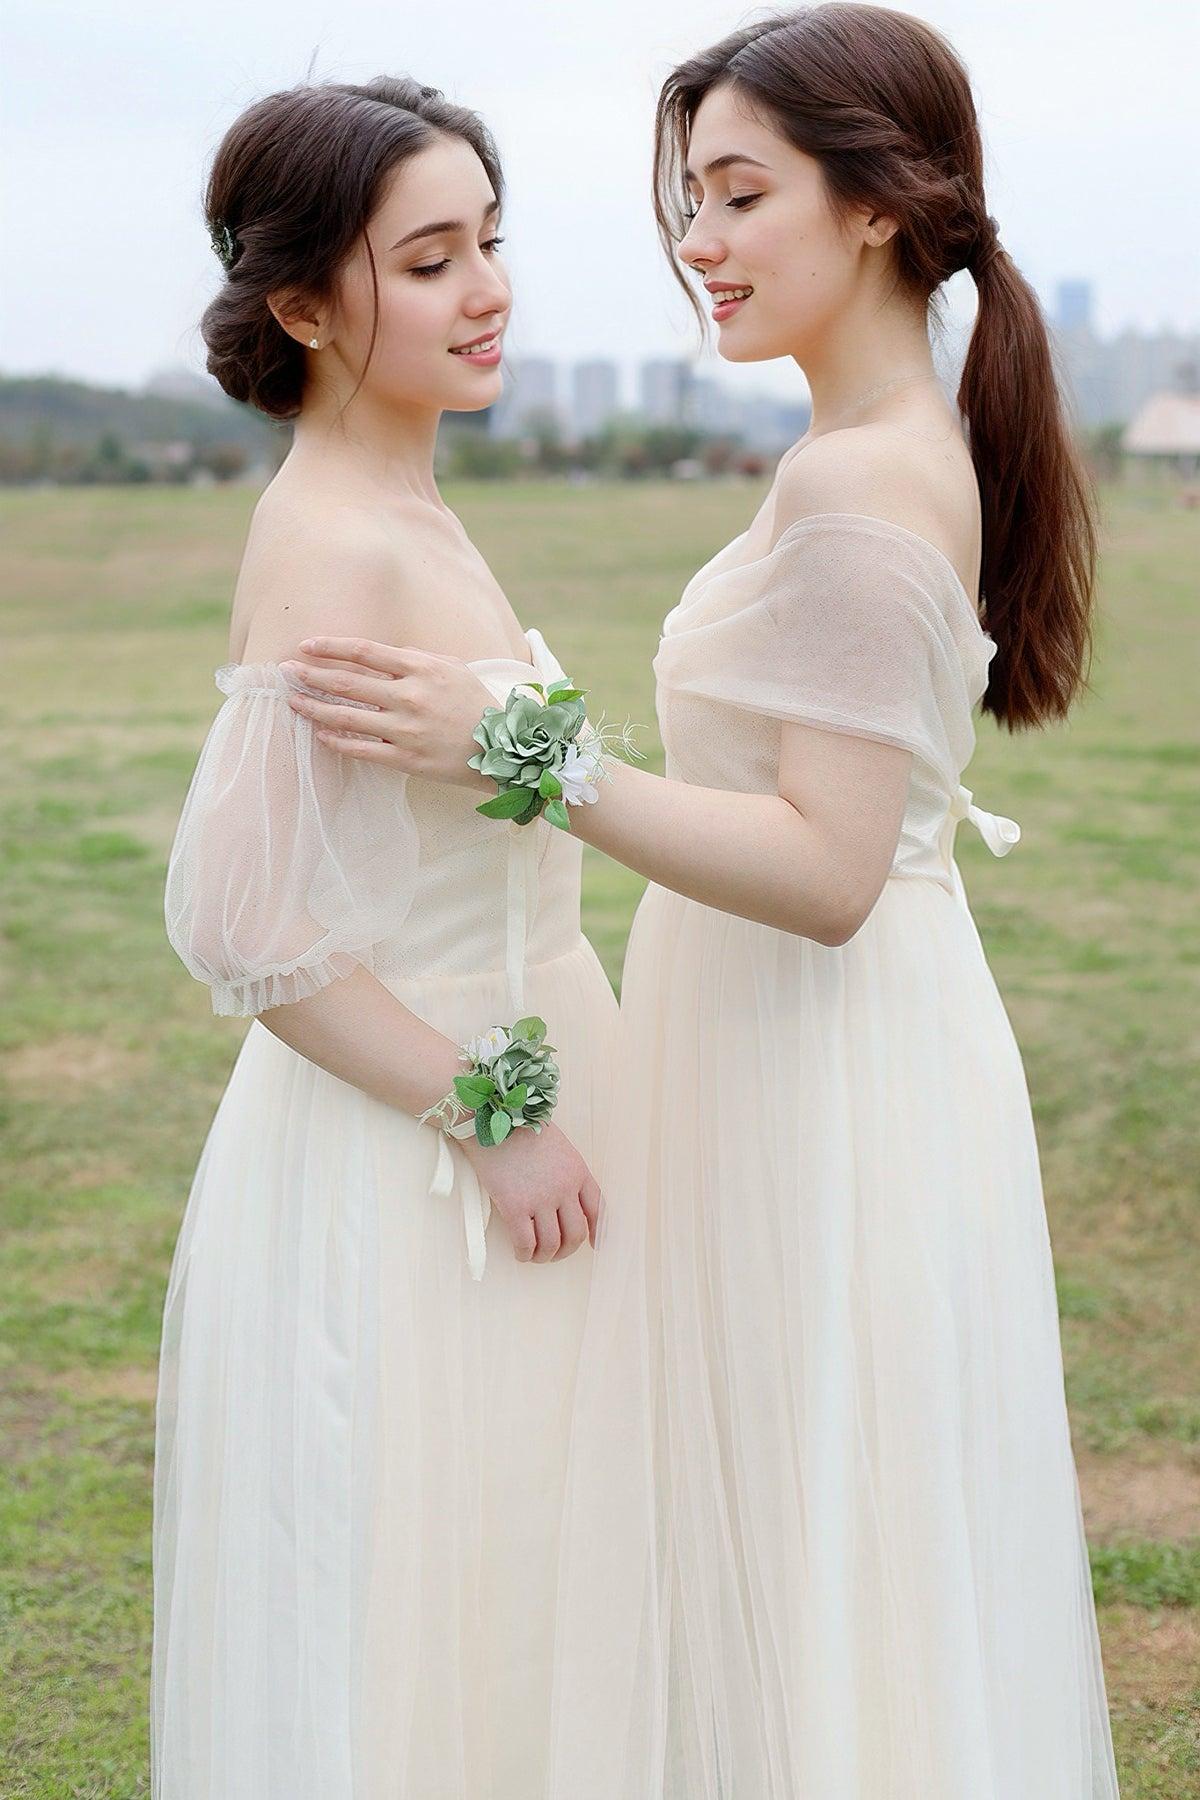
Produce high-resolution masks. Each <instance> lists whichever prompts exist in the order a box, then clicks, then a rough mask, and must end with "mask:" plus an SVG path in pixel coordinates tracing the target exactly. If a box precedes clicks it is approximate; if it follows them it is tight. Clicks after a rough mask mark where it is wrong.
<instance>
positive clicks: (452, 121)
mask: <svg viewBox="0 0 1200 1800" xmlns="http://www.w3.org/2000/svg"><path fill="white" fill-rule="evenodd" d="M446 135H449V136H454V137H460V138H462V139H463V140H464V141H465V142H466V143H468V144H470V146H471V148H472V150H474V151H475V153H476V155H477V156H478V157H479V160H480V162H481V163H482V164H483V166H484V168H485V169H486V171H487V174H488V178H489V179H490V181H491V183H492V187H493V189H494V191H495V195H496V198H497V200H500V201H503V199H504V184H503V176H502V174H501V169H500V159H499V157H498V155H497V153H496V147H495V144H494V143H493V141H492V138H491V134H490V133H489V131H488V130H487V127H486V126H485V125H484V124H483V121H482V120H481V119H480V118H479V117H478V115H477V114H475V113H473V112H470V111H468V109H467V108H466V107H465V106H455V105H453V104H452V103H451V102H450V101H448V100H446V99H445V98H444V96H443V95H442V93H441V92H440V91H439V89H437V88H434V87H425V86H423V85H422V83H421V82H419V81H413V80H410V79H409V78H408V77H405V76H397V77H393V76H389V75H381V76H379V77H377V79H376V80H374V81H369V82H367V83H365V85H363V86H361V87H355V86H348V85H343V84H341V83H335V82H325V83H322V84H320V85H312V86H309V85H307V84H302V85H301V86H299V87H294V88H288V89H287V90H286V91H284V92H283V93H279V94H268V95H267V96H266V98H265V99H262V100H258V101H256V102H255V104H254V105H253V106H250V107H248V108H247V109H246V111H245V112H244V113H242V114H241V116H240V117H239V118H238V119H236V120H235V121H234V123H233V124H232V125H231V126H230V127H229V130H228V131H227V132H226V133H225V136H224V137H223V138H222V140H221V143H220V146H219V148H218V150H217V154H216V157H215V158H214V161H213V166H212V172H211V174H210V176H209V180H208V187H207V190H206V193H205V198H204V211H205V218H206V221H207V224H208V228H209V234H210V236H211V237H212V239H213V242H214V247H217V246H219V248H218V255H220V256H221V259H222V262H223V263H224V264H225V266H226V277H225V282H224V285H223V286H222V288H221V290H220V292H219V293H218V294H217V296H216V298H215V299H214V300H213V301H212V302H211V304H210V305H209V306H208V308H207V309H206V311H205V313H204V316H203V318H202V320H201V322H200V330H201V334H202V336H203V338H204V342H205V344H206V345H207V346H208V371H209V374H210V375H214V376H215V377H216V379H217V380H218V381H219V382H220V384H221V386H222V387H223V388H224V389H225V392H226V393H227V394H231V395H232V396H233V398H234V399H235V400H245V401H248V402H249V403H250V405H252V406H256V407H258V409H259V411H260V412H264V413H267V414H268V415H269V416H270V417H271V418H273V419H292V418H295V416H296V414H297V413H298V412H299V410H300V402H301V398H302V395H303V391H304V373H305V352H304V348H303V346H302V345H301V344H298V343H297V342H296V340H295V339H294V338H292V337H289V336H288V334H287V332H286V331H285V330H284V329H283V327H282V326H281V325H280V324H279V322H278V320H277V319H276V318H275V317H274V315H273V314H272V312H271V309H270V307H269V306H268V305H267V296H268V294H273V295H275V296H277V297H278V296H280V295H291V296H294V297H295V299H296V300H297V301H298V302H299V303H300V305H299V306H298V308H297V310H299V311H301V312H302V311H303V309H304V306H306V305H310V304H311V305H312V306H313V307H314V310H315V308H316V306H317V305H318V304H320V303H323V302H328V301H329V300H330V299H331V298H332V295H333V291H334V287H335V284H336V280H337V276H338V273H339V271H340V270H341V268H342V266H343V265H344V263H345V262H346V260H347V259H348V257H349V256H350V254H351V252H352V251H353V249H354V247H355V245H356V244H357V242H358V239H359V236H360V234H361V233H362V231H363V228H364V227H365V225H366V224H367V222H368V220H369V219H370V218H371V216H372V214H373V213H374V212H375V210H376V208H377V207H378V206H379V205H380V204H381V202H382V200H383V197H384V189H385V186H386V182H387V179H388V177H389V176H390V175H391V173H392V171H393V170H394V169H396V168H398V167H399V166H400V164H401V163H404V162H407V161H408V159H409V158H410V157H412V156H415V155H416V154H417V153H418V151H421V150H424V149H426V148H427V147H428V146H429V145H430V144H432V143H434V142H435V141H436V140H437V138H438V137H439V136H446ZM367 254H368V256H369V257H370V263H371V282H372V286H373V288H374V293H375V318H374V322H373V324H372V329H371V341H370V343H369V345H368V346H367V355H366V359H365V361H364V363H363V368H362V371H361V372H360V374H359V378H358V386H359V387H361V385H362V381H363V376H364V375H365V374H366V371H367V366H368V365H369V363H370V360H371V354H372V352H373V350H374V348H375V340H376V337H377V335H378V330H379V282H378V277H377V274H376V268H375V258H374V256H373V255H372V254H371V246H370V241H369V240H367ZM354 391H355V393H357V392H358V388H357V387H356V388H355V390H354ZM351 398H353V395H352V396H351Z"/></svg>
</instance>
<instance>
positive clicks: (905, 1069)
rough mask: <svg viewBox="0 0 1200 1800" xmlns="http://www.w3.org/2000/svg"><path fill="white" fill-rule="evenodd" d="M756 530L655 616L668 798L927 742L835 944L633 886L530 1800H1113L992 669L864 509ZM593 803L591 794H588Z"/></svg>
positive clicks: (959, 606) (932, 582) (946, 601)
mask: <svg viewBox="0 0 1200 1800" xmlns="http://www.w3.org/2000/svg"><path fill="white" fill-rule="evenodd" d="M748 539H749V533H744V534H743V535H742V536H741V537H740V538H738V539H735V540H734V542H733V543H731V544H729V545H728V546H727V547H726V548H725V549H724V550H722V551H721V552H720V553H719V554H718V555H717V556H716V557H714V558H713V560H712V561H711V562H709V563H708V564H707V565H706V566H705V567H704V568H703V569H701V570H700V572H699V573H698V574H697V575H696V576H695V578H694V579H693V580H692V582H691V583H690V584H689V586H688V588H687V589H686V591H685V593H684V595H683V598H682V599H681V601H680V603H679V605H678V606H677V607H676V608H675V609H674V611H673V612H671V613H670V614H669V615H668V617H667V619H666V621H665V623H664V626H663V633H662V640H661V643H660V646H659V650H658V654H657V657H656V660H655V665H654V666H655V672H656V676H657V682H658V687H657V707H658V717H659V721H660V725H661V730H662V737H663V741H664V743H665V746H666V751H667V774H668V776H670V777H671V778H673V779H674V780H676V781H689V782H697V783H700V784H702V785H706V786H710V787H717V788H724V789H733V790H735V791H742V792H747V793H775V792H776V791H777V777H778V768H779V748H780V733H781V723H782V722H785V721H786V722H795V723H799V724H804V725H811V726H816V727H818V728H820V729H822V730H826V731H838V732H849V733H853V734H858V735H861V736H864V737H867V738H871V739H875V740H878V741H880V742H883V743H888V744H895V745H899V746H902V747H903V748H906V749H908V750H910V751H911V752H912V763H911V777H910V785H909V791H908V801H907V807H906V810H905V814H904V820H903V826H902V829H901V831H900V837H899V842H898V844H897V846H896V853H895V859H894V863H893V866H892V869H891V872H890V876H889V878H888V879H887V881H886V882H885V884H884V887H883V891H882V893H881V895H880V897H879V900H878V902H877V904H876V905H875V907H874V908H873V910H872V912H871V914H870V916H869V917H868V918H867V920H866V921H865V923H864V924H863V925H862V927H861V928H860V930H859V931H858V932H857V933H856V934H855V935H854V937H852V938H851V939H850V940H849V941H848V942H847V943H845V944H842V945H838V946H825V945H822V944H819V943H816V942H814V941H812V940H810V939H806V938H803V937H798V936H795V935H793V934H789V933H787V932H783V931H779V930H773V929H770V928H768V927H766V926H763V925H758V924H754V923H751V922H749V921H747V920H745V919H741V918H734V917H731V916H729V915H728V914H725V913H721V912H717V911H714V910H712V909H711V908H709V907H706V906H703V905H700V904H699V903H697V902H695V901H692V900H687V899H682V898H680V897H679V896H678V895H676V894H674V893H671V892H668V891H666V890H665V889H663V888H661V887H658V886H655V885H653V884H652V885H651V886H650V887H649V888H648V889H647V891H646V894H645V896H644V898H643V900H642V902H641V905H640V907H639V909H638V912H637V915H636V918H635V921H634V925H633V930H632V935H631V938H630V941H629V946H628V951H627V956H626V962H625V975H624V984H623V988H622V1002H621V1011H622V1040H621V1054H620V1063H619V1068H618V1076H617V1086H616V1092H615V1096H614V1111H613V1125H614V1129H613V1131H612V1133H611V1136H610V1139H609V1143H608V1147H607V1151H606V1153H605V1155H604V1156H603V1158H602V1163H601V1175H600V1180H601V1185H602V1187H603V1190H604V1193H605V1196H606V1203H607V1204H606V1211H605V1214H604V1218H603V1225H602V1231H601V1235H600V1240H599V1244H598V1249H597V1257H596V1276H595V1281H594V1283H593V1289H592V1295H591V1300H590V1306H589V1316H588V1324H587V1329H586V1333H585V1338H584V1351H583V1358H582V1364H581V1368H582V1375H581V1383H580V1388H579V1392H578V1396H577V1413H576V1420H575V1431H574V1440H573V1448H572V1464H571V1474H570V1479H569V1490H568V1502H567V1519H566V1526H565V1530H564V1544H563V1584H562V1599H561V1608H560V1625H561V1637H560V1644H559V1662H558V1671H557V1676H558V1679H557V1688H556V1698H555V1706H554V1726H553V1738H554V1742H553V1754H552V1766H551V1775H550V1780H549V1782H548V1786H547V1794H548V1795H549V1796H550V1800H1112V1797H1113V1796H1115V1795H1116V1793H1117V1782H1116V1774H1115V1768H1114V1762H1113V1751H1112V1743H1111V1738H1110V1732H1109V1722H1108V1714H1107V1709H1106V1703H1105V1692H1104V1681H1103V1675H1102V1669H1101V1660H1100V1650H1099V1642H1098V1636H1097V1629H1096V1619H1095V1612H1094V1608H1093V1602H1092V1592H1091V1584H1090V1578H1089V1569H1088V1557H1087V1549H1086V1545H1085V1541H1084V1532H1083V1521H1082V1517H1081V1510H1080V1502H1079V1488H1078V1482H1077V1479H1076V1471H1075V1465H1074V1461H1073V1456H1072V1448H1071V1440H1070V1435H1069V1430H1068V1421H1067V1410H1066V1405H1065V1399H1064V1390H1063V1365H1062V1355H1061V1347H1060V1338H1059V1327H1058V1315H1057V1309H1056V1301H1055V1286H1054V1271H1053V1267H1052V1261H1051V1246H1050V1240H1049V1235H1048V1231H1047V1221H1046V1212H1045V1206H1044V1202H1043V1193H1042V1184H1041V1178H1040V1173H1039V1164H1038V1149H1037V1144H1036V1141H1035V1136H1034V1127H1033V1120H1032V1116H1031V1111H1030V1103H1029V1095H1028V1091H1027V1088H1026V1082H1025V1076H1024V1072H1023V1068H1022V1063H1021V1058H1020V1054H1019V1052H1018V1048H1017V1045H1016V1042H1015V1041H1014V1037H1013V1032H1012V1029H1011V1026H1010V1023H1009V1019H1008V1016H1007V1014H1006V1012H1005V1009H1004V1006H1003V1004H1002V1002H1001V999H1000V996H999V993H998V992H997V989H996V984H995V981H994V979H993V977H992V973H991V970H990V968H989V966H988V963H987V959H986V956H985V954H984V950H983V947H982V945H981V942H980V938H979V934H978V932H977V930H976V927H975V924H974V921H973V919H972V915H971V911H970V908H969V906H968V903H967V897H966V894H965V891H964V888H963V883H962V879H961V876H960V873H959V870H958V866H957V864H956V862H955V860H954V854H953V852H954V841H955V832H956V828H957V826H958V825H959V824H960V823H961V822H962V821H963V820H964V819H965V820H968V821H970V823H971V824H972V826H973V827H975V828H977V829H978V830H979V831H980V832H981V833H982V835H983V838H984V841H985V842H986V843H987V845H988V846H989V848H990V849H991V850H992V851H993V852H994V853H996V854H997V855H1003V854H1005V853H1006V852H1007V851H1008V850H1009V849H1010V847H1011V846H1012V845H1013V844H1014V843H1015V842H1016V840H1017V838H1018V837H1019V835H1020V833H1019V831H1018V829H1017V827H1016V826H1015V825H1014V824H1013V822H1012V821H1011V820H1010V819H1006V818H1003V817H999V816H995V815H993V814H991V813H988V812H985V811H984V810H982V808H980V807H978V806H976V805H975V803H974V801H973V799H972V796H971V794H970V792H969V791H968V789H967V788H965V787H964V786H963V785H962V775H963V771H964V770H965V768H966V766H967V764H968V763H969V761H970V759H971V755H972V751H973V748H974V742H975V738H974V728H973V723H972V709H973V707H974V705H975V703H976V702H977V701H978V700H979V699H980V697H981V695H982V694H983V692H984V687H985V684H986V679H987V671H988V664H989V662H990V659H991V658H992V656H993V655H994V654H995V651H996V645H995V643H994V642H993V641H992V639H991V638H990V637H989V636H988V635H987V633H986V632H985V631H984V630H983V628H982V626H981V624H980V622H979V618H978V615H977V613H976V610H975V607H974V606H973V604H972V602H971V599H970V597H969V595H968V594H967V593H966V592H965V591H964V589H963V587H962V585H961V582H960V581H959V579H958V577H957V575H956V574H955V572H954V570H953V568H952V567H951V565H950V564H949V562H948V561H947V560H946V559H945V557H944V556H943V555H942V554H941V553H940V552H939V551H937V550H936V549H935V548H934V547H933V546H932V545H931V544H929V543H927V542H926V541H925V540H924V539H922V538H920V537H918V536H916V535H914V534H913V533H912V532H910V531H908V530H906V529H904V528H902V527H899V526H896V525H892V524H888V523H885V522H882V521H880V520H877V519H872V518H867V517H862V516H859V515H855V514H842V513H826V514H822V515H819V516H815V517H809V518H806V519H802V520H800V521H798V522H796V523H794V524H792V525H790V526H789V527H787V528H786V529H785V530H784V531H783V532H782V533H781V534H780V536H779V538H778V539H777V541H776V543H775V544H774V545H773V547H771V548H770V549H769V551H767V552H766V553H762V554H756V553H753V552H752V551H751V549H750V547H749V543H748ZM600 804H601V805H603V797H602V798H601V802H600Z"/></svg>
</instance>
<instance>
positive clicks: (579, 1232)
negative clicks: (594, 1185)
mask: <svg viewBox="0 0 1200 1800" xmlns="http://www.w3.org/2000/svg"><path fill="white" fill-rule="evenodd" d="M558 1232H559V1242H560V1245H561V1248H560V1250H559V1252H558V1261H559V1262H561V1261H562V1259H563V1258H564V1257H565V1256H573V1255H574V1254H575V1252H576V1250H578V1249H579V1248H580V1246H581V1245H583V1244H586V1243H587V1242H588V1240H589V1238H590V1237H591V1226H590V1222H589V1220H588V1217H587V1214H586V1213H585V1212H584V1210H583V1207H582V1206H581V1205H580V1203H579V1200H578V1199H574V1200H569V1201H568V1202H567V1204H566V1205H565V1206H560V1207H559V1209H558Z"/></svg>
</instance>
